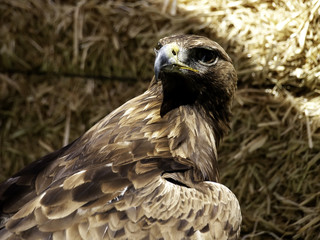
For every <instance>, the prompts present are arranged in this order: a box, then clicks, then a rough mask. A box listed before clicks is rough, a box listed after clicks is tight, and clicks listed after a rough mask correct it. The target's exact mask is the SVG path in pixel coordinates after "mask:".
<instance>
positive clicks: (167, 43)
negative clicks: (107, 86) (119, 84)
mask: <svg viewBox="0 0 320 240" xmlns="http://www.w3.org/2000/svg"><path fill="white" fill-rule="evenodd" d="M155 52H156V60H155V65H154V70H155V79H156V80H158V81H161V82H162V85H163V102H162V106H161V111H160V114H161V116H164V115H165V114H167V113H168V112H169V111H171V110H172V109H175V108H177V107H179V106H181V105H194V106H195V107H198V108H199V110H200V112H202V113H203V114H204V115H205V117H208V118H209V119H210V120H212V121H213V124H212V126H213V128H214V132H215V135H216V140H217V141H219V139H220V138H221V137H222V135H223V133H224V132H225V131H226V130H227V129H228V122H229V116H230V105H231V100H232V98H233V94H234V91H235V88H236V82H237V74H236V71H235V69H234V67H233V65H232V61H231V59H230V57H229V56H228V55H227V53H226V52H225V51H224V50H223V48H222V47H221V46H220V45H219V44H218V43H216V42H214V41H212V40H210V39H208V38H206V37H203V36H196V35H177V36H171V37H165V38H162V39H161V40H160V41H159V42H158V46H157V47H156V49H155Z"/></svg>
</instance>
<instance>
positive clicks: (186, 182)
mask: <svg viewBox="0 0 320 240" xmlns="http://www.w3.org/2000/svg"><path fill="white" fill-rule="evenodd" d="M155 53H156V59H155V63H154V73H155V75H154V77H153V79H152V81H151V84H150V86H149V88H148V89H147V90H146V92H144V93H143V94H141V95H140V96H137V97H135V98H133V99H131V100H129V101H128V102H126V103H125V104H123V105H122V106H120V107H119V108H117V109H116V110H114V111H113V112H111V113H110V114H109V115H107V116H106V117H105V118H103V119H102V120H101V121H99V122H98V123H97V124H95V125H94V126H93V127H92V128H91V129H89V130H88V131H87V132H86V133H85V134H84V135H82V136H81V137H80V138H78V139H76V140H75V141H74V142H72V143H70V144H69V145H68V146H66V147H64V148H62V149H60V150H58V151H56V152H53V153H51V154H49V155H47V156H44V157H42V158H40V159H39V160H37V161H35V162H33V163H31V164H30V165H29V166H27V167H25V168H24V169H23V170H21V171H20V172H18V173H17V174H15V175H14V176H13V177H11V178H9V179H8V180H7V181H5V182H4V183H2V185H0V217H1V218H0V239H1V240H4V239H53V240H55V239H59V240H61V239H134V240H136V239H138V240H139V239H141V240H142V239H172V240H177V239H219V240H224V239H237V238H238V236H239V232H240V224H241V211H240V206H239V203H238V200H237V198H236V197H235V195H234V194H233V193H232V192H231V191H230V190H229V189H228V188H227V187H226V186H224V185H222V184H220V183H218V166H217V146H218V143H219V141H220V140H221V138H222V137H223V135H224V134H225V133H226V132H227V131H228V129H229V126H228V123H229V119H230V115H231V112H230V105H231V103H232V99H233V95H234V92H235V88H236V81H237V75H236V71H235V69H234V67H233V65H232V61H231V59H230V57H229V56H228V55H227V53H226V52H225V51H224V50H223V48H222V47H221V46H220V45H218V44H217V43H216V42H214V41H211V40H210V39H208V38H206V37H203V36H196V35H175V36H170V37H165V38H162V39H161V40H160V41H159V42H158V45H157V47H156V48H155Z"/></svg>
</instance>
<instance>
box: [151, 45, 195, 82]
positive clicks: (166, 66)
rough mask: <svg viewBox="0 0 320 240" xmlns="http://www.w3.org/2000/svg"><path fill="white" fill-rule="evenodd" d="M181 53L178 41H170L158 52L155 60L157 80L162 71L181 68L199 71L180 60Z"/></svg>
mask: <svg viewBox="0 0 320 240" xmlns="http://www.w3.org/2000/svg"><path fill="white" fill-rule="evenodd" d="M181 54H184V53H182V52H181V51H180V49H179V46H178V45H177V44H176V43H169V44H167V45H164V46H163V47H162V48H160V50H159V51H158V53H157V56H156V60H155V62H154V74H155V78H156V80H158V78H159V74H160V72H161V71H163V70H166V71H177V70H180V69H187V70H190V71H194V72H198V70H196V69H193V68H191V67H189V66H187V65H186V64H184V63H183V62H181V61H180V60H179V58H181Z"/></svg>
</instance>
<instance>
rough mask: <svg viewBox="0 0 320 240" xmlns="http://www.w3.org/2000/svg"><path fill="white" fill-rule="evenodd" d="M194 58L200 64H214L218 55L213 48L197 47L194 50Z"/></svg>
mask: <svg viewBox="0 0 320 240" xmlns="http://www.w3.org/2000/svg"><path fill="white" fill-rule="evenodd" d="M195 58H196V60H197V61H198V62H199V63H201V64H204V65H214V64H216V63H217V61H218V59H219V56H218V54H217V53H216V52H215V51H213V50H209V49H205V48H198V49H197V50H196V55H195Z"/></svg>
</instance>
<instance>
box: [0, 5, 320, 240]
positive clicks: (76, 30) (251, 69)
mask: <svg viewBox="0 0 320 240" xmlns="http://www.w3.org/2000/svg"><path fill="white" fill-rule="evenodd" d="M319 9H320V0H310V1H303V0H294V1H286V0H276V1H269V0H237V1H232V0H215V1H211V0H165V1H160V0H149V1H147V0H137V1H130V0H117V1H98V0H82V1H75V2H74V1H43V0H26V1H20V0H2V1H1V2H0V22H1V23H2V24H1V25H0V71H1V73H0V115H1V118H0V127H1V130H0V166H1V167H0V181H2V180H4V179H5V178H6V177H8V176H10V175H11V174H13V173H14V172H16V171H17V170H18V169H20V168H21V167H22V166H24V165H25V164H27V163H29V162H31V161H33V160H34V159H36V158H38V157H40V156H42V155H44V154H46V153H48V152H50V151H52V150H54V149H57V148H59V147H61V146H63V145H65V144H66V143H67V142H69V141H71V140H73V139H75V138H76V137H78V136H79V135H80V134H81V133H83V132H84V131H85V130H86V129H88V128H89V127H90V126H92V124H94V123H95V122H97V121H98V120H99V119H100V118H101V117H103V116H104V115H106V114H107V113H109V112H110V111H111V110H112V109H114V108H116V107H117V106H119V105H120V104H121V103H123V102H125V101H126V100H127V99H129V98H131V97H133V96H135V95H137V94H139V93H141V92H142V91H143V90H144V89H146V87H147V81H149V80H150V78H151V76H152V71H153V69H152V65H153V59H154V55H153V50H152V47H153V46H154V45H155V44H156V42H157V40H158V39H159V38H161V37H163V36H166V35H171V34H178V33H195V34H202V35H207V36H208V37H210V38H212V39H215V40H217V41H218V42H219V43H220V44H221V45H222V46H223V47H224V48H225V49H226V50H227V52H228V53H229V54H230V56H231V57H232V59H233V61H234V64H235V66H236V68H237V71H238V75H239V84H238V89H239V90H238V93H237V96H236V98H235V104H234V107H233V113H234V116H233V119H232V124H231V129H232V130H231V132H230V134H229V135H228V136H227V137H226V138H225V141H224V143H223V144H222V145H221V147H220V150H219V155H220V158H219V161H220V170H221V182H223V183H224V184H226V185H227V186H228V187H230V188H231V189H232V191H233V192H234V193H235V194H236V195H237V196H238V198H239V200H240V203H241V207H242V213H243V226H242V239H318V238H320V233H319V229H320V217H319V216H320V175H319V172H320V167H319V166H320V154H319V152H320V110H319V109H320V108H319V106H320V96H319V94H320V81H319V77H320V64H319V62H320V44H319V43H320V31H319V29H320V10H319Z"/></svg>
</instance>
